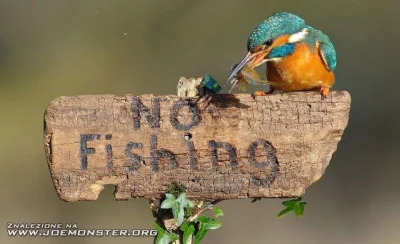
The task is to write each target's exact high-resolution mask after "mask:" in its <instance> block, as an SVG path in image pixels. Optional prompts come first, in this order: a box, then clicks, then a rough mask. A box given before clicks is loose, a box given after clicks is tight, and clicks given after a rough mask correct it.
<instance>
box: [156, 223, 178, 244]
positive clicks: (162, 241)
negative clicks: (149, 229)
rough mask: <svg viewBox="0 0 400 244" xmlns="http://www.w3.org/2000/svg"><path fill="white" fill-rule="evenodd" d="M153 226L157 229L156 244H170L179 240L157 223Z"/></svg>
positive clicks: (175, 235)
mask: <svg viewBox="0 0 400 244" xmlns="http://www.w3.org/2000/svg"><path fill="white" fill-rule="evenodd" d="M153 226H154V227H155V228H156V229H157V238H156V242H155V244H169V243H171V242H174V241H176V240H178V239H179V236H178V235H177V234H175V233H171V232H168V231H166V230H164V229H163V228H161V226H159V225H158V224H157V223H154V224H153Z"/></svg>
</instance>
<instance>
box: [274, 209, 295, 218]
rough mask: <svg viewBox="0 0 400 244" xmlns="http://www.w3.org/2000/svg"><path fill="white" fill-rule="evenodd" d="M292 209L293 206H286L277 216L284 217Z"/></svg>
mask: <svg viewBox="0 0 400 244" xmlns="http://www.w3.org/2000/svg"><path fill="white" fill-rule="evenodd" d="M292 210H293V209H292V208H285V209H284V210H282V211H280V212H279V213H278V215H277V216H276V217H282V216H283V215H285V214H287V213H289V212H290V211H292Z"/></svg>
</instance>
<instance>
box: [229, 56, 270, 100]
mask: <svg viewBox="0 0 400 244" xmlns="http://www.w3.org/2000/svg"><path fill="white" fill-rule="evenodd" d="M269 51H270V49H269V48H267V49H265V50H261V51H258V52H256V53H251V52H248V53H247V55H246V57H244V58H243V59H242V61H240V63H239V64H238V65H236V67H235V68H234V69H233V70H232V72H231V74H230V75H229V78H228V79H227V80H226V81H225V83H224V85H226V83H227V82H228V81H230V80H232V78H233V77H235V76H236V74H237V73H238V72H239V71H240V70H241V69H242V68H243V67H244V66H245V65H246V64H248V63H250V68H251V69H254V68H255V67H257V66H259V65H261V64H263V63H265V61H266V60H264V58H265V56H267V55H268V53H269ZM236 83H237V81H236V82H235V83H234V84H233V86H232V88H231V90H230V91H229V93H230V92H231V91H232V89H233V88H234V87H235V85H236Z"/></svg>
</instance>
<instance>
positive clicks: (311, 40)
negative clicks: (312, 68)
mask: <svg viewBox="0 0 400 244" xmlns="http://www.w3.org/2000/svg"><path fill="white" fill-rule="evenodd" d="M306 28H307V29H309V33H308V35H307V36H306V38H305V40H304V41H305V42H306V43H308V44H309V45H310V46H315V44H316V43H319V44H320V47H319V48H320V50H321V52H322V55H323V57H324V62H325V63H326V65H327V66H328V68H329V70H331V71H334V70H335V68H336V50H335V47H334V46H333V44H332V42H331V40H330V39H329V37H328V36H327V35H325V34H324V33H323V32H322V31H320V30H317V29H315V28H313V27H312V26H309V25H307V27H306Z"/></svg>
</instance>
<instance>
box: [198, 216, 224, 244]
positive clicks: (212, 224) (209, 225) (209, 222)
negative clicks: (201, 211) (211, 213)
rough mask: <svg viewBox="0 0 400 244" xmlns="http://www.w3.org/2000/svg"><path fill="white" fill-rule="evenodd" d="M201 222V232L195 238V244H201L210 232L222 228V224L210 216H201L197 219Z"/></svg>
mask: <svg viewBox="0 0 400 244" xmlns="http://www.w3.org/2000/svg"><path fill="white" fill-rule="evenodd" d="M196 222H199V230H198V231H197V233H196V235H195V237H194V244H199V243H200V241H201V240H202V239H203V238H204V236H205V235H206V234H207V232H208V231H209V230H215V229H218V228H219V227H221V222H219V221H218V220H216V219H213V218H210V217H208V216H200V217H198V218H197V219H196Z"/></svg>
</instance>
